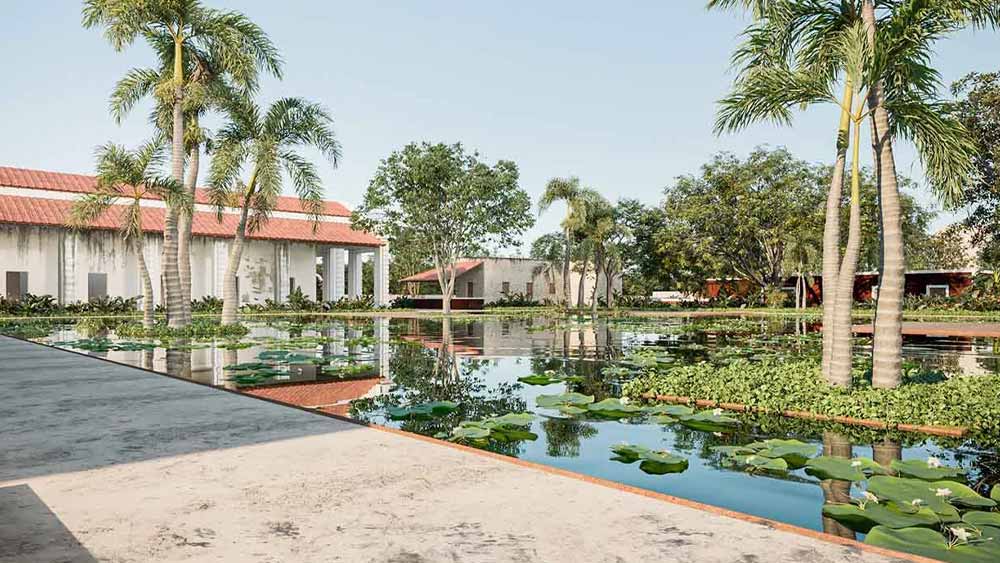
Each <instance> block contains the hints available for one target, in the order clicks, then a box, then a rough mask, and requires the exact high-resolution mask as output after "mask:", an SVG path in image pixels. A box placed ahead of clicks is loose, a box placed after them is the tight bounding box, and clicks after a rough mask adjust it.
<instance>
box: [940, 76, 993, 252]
mask: <svg viewBox="0 0 1000 563" xmlns="http://www.w3.org/2000/svg"><path fill="white" fill-rule="evenodd" d="M951 90H952V93H953V94H954V95H955V96H957V97H958V99H957V100H956V101H955V102H954V103H953V104H951V105H950V107H949V110H950V112H951V114H952V115H953V116H955V117H956V118H957V119H958V120H960V121H961V122H962V123H963V124H964V125H965V127H966V128H967V129H968V130H969V131H970V133H971V135H972V138H973V139H974V140H975V142H976V146H977V148H978V153H977V154H976V157H975V160H974V161H973V162H974V164H975V174H974V176H973V180H972V182H970V184H969V185H968V186H967V187H966V189H965V192H964V193H963V194H962V200H961V202H960V203H961V205H962V206H963V207H965V208H966V209H967V210H968V216H967V217H966V218H965V220H964V221H963V224H964V225H965V226H966V227H967V228H969V229H970V230H971V231H972V235H973V242H974V243H975V244H976V245H978V246H979V247H980V248H982V249H983V252H982V254H981V255H980V257H979V258H980V261H981V262H982V263H983V264H985V265H988V266H990V267H996V266H998V265H1000V263H998V262H997V261H996V260H995V259H993V257H995V256H997V255H998V254H1000V72H990V73H975V72H974V73H971V74H969V75H967V76H965V77H963V78H962V79H961V80H958V81H957V82H955V83H954V84H952V87H951Z"/></svg>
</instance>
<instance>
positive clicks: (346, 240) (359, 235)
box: [0, 195, 383, 246]
mask: <svg viewBox="0 0 1000 563" xmlns="http://www.w3.org/2000/svg"><path fill="white" fill-rule="evenodd" d="M72 205H73V202H72V201H68V200H57V199H43V198H37V197H18V196H9V195H0V223H17V224H22V225H38V226H48V227H65V226H66V220H67V219H68V218H69V210H70V207H72ZM122 209H124V206H120V205H115V206H112V207H111V209H109V210H108V211H107V212H106V213H105V214H104V215H102V216H101V217H98V218H97V220H96V221H94V222H93V223H92V224H91V228H95V229H117V228H118V217H119V216H120V215H121V212H122ZM163 214H164V210H163V209H161V208H155V207H151V208H143V210H142V223H143V224H142V228H143V229H144V230H146V231H148V232H160V233H162V232H163ZM237 221H238V217H237V216H236V215H235V214H224V215H223V216H222V222H221V223H220V222H219V221H218V220H217V218H216V216H215V214H214V213H207V212H203V211H196V212H195V213H194V218H193V221H192V223H191V232H192V234H194V235H195V236H203V237H217V238H232V237H233V236H234V234H235V232H236V224H237ZM248 238H251V239H262V240H294V241H302V242H318V243H326V244H349V245H357V246H381V245H382V244H383V243H382V241H381V240H380V239H379V238H377V237H375V236H373V235H370V234H368V233H366V232H363V231H356V230H354V229H352V228H351V226H350V225H349V224H347V223H334V222H329V221H321V222H319V223H318V224H317V225H316V230H315V231H313V223H312V221H309V220H306V219H305V218H303V219H286V218H284V217H272V218H271V219H270V220H268V222H267V223H266V224H265V225H264V226H263V227H262V228H261V229H260V230H259V231H257V232H256V233H254V234H252V235H249V237H248Z"/></svg>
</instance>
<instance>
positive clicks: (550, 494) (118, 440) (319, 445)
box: [0, 337, 894, 563]
mask: <svg viewBox="0 0 1000 563" xmlns="http://www.w3.org/2000/svg"><path fill="white" fill-rule="evenodd" d="M0 381H2V382H3V391H4V393H3V394H2V395H0V561H4V562H7V561H18V562H20V561H25V562H45V561H74V562H94V561H111V562H133V561H135V562H140V561H142V562H144V561H269V562H270V561H273V562H278V561H346V562H368V561H372V562H399V563H404V562H405V563H422V562H431V561H434V562H436V561H448V562H455V561H460V562H465V561H469V562H487V561H545V562H565V561H570V562H573V563H582V562H589V561H595V562H596V561H600V562H632V561H636V562H639V561H706V562H727V563H729V562H732V563H754V562H803V561H808V562H820V563H822V562H835V561H836V562H839V561H871V562H885V561H893V560H894V559H893V558H891V557H885V556H882V555H879V554H876V553H872V552H867V551H865V552H862V551H860V550H859V549H858V548H857V547H854V546H844V545H838V544H835V543H830V542H827V541H822V540H819V539H816V538H813V537H809V536H806V535H801V534H795V533H790V532H786V531H782V530H777V529H774V528H772V527H770V526H767V525H762V524H758V523H752V522H746V521H742V520H739V519H734V518H728V517H725V516H720V515H717V514H713V513H710V512H706V511H703V510H698V509H695V508H689V507H686V506H681V505H678V504H673V503H669V502H665V501H663V500H660V499H655V498H648V497H644V496H640V495H636V494H632V493H629V492H625V491H620V490H615V489H612V488H608V487H604V486H600V485H595V484H592V483H588V482H585V481H582V480H578V479H573V478H568V477H565V476H560V475H554V474H550V473H546V472H544V471H540V470H538V469H534V468H530V467H523V466H520V465H516V464H513V463H509V462H506V461H503V460H498V459H494V458H492V457H487V456H483V455H477V454H475V453H469V452H467V451H463V450H459V449H454V448H450V447H446V446H442V445H438V444H435V443H429V442H427V441H423V440H418V439H414V438H411V437H408V436H403V435H398V434H393V433H388V432H383V431H379V430H375V429H371V428H364V427H359V426H356V425H353V424H350V423H346V422H342V421H338V420H333V419H330V418H326V417H322V416H319V415H315V414H311V413H307V412H302V411H299V410H295V409H291V408H287V407H283V406H279V405H274V404H270V403H266V402H263V401H259V400H256V399H253V398H249V397H243V396H238V395H234V394H230V393H225V392H222V391H218V390H214V389H210V388H207V387H202V386H198V385H195V384H191V383H187V382H184V381H177V380H173V379H170V378H167V377H163V376H158V375H155V374H150V373H147V372H144V371H142V370H138V369H134V368H129V367H126V366H119V365H113V364H109V363H106V362H101V361H97V360H87V359H85V358H82V357H81V356H79V355H76V354H71V353H68V352H63V351H57V350H53V349H49V348H44V347H41V346H38V345H34V344H29V343H23V342H20V341H15V340H11V339H7V338H3V337H0Z"/></svg>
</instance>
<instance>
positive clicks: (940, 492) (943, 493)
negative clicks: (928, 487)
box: [933, 487, 951, 497]
mask: <svg viewBox="0 0 1000 563" xmlns="http://www.w3.org/2000/svg"><path fill="white" fill-rule="evenodd" d="M933 491H934V496H939V497H950V496H951V489H949V488H947V487H945V488H943V489H933Z"/></svg>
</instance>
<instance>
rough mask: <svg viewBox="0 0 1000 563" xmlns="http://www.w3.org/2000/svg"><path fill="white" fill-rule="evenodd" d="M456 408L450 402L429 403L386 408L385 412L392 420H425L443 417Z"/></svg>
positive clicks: (456, 405) (455, 405)
mask: <svg viewBox="0 0 1000 563" xmlns="http://www.w3.org/2000/svg"><path fill="white" fill-rule="evenodd" d="M457 408H458V403H453V402H451V401H433V402H430V403H419V404H416V405H409V406H406V407H388V408H387V409H386V412H387V413H388V414H389V418H391V419H393V420H404V419H407V418H410V419H427V418H431V417H435V416H444V415H446V414H448V413H450V412H452V411H454V410H455V409H457Z"/></svg>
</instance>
